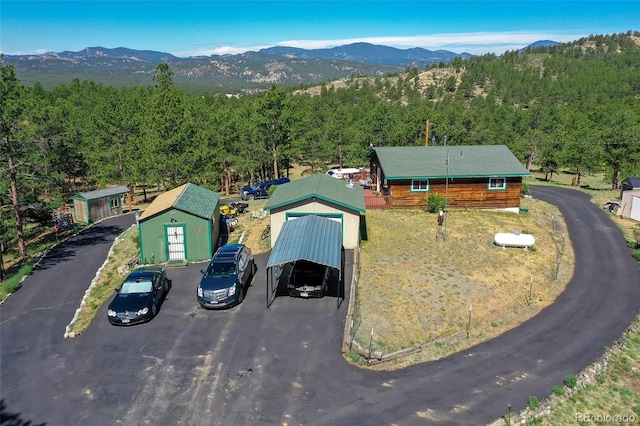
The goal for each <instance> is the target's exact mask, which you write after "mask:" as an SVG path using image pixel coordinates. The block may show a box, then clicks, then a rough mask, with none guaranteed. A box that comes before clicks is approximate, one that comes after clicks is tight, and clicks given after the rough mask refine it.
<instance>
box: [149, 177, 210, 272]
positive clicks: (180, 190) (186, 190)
mask: <svg viewBox="0 0 640 426" xmlns="http://www.w3.org/2000/svg"><path fill="white" fill-rule="evenodd" d="M220 223H221V221H220V195H219V194H218V193H217V192H214V191H211V190H209V189H206V188H202V187H200V186H198V185H194V184H192V183H187V184H184V185H182V186H179V187H177V188H174V189H172V190H169V191H167V192H165V193H164V194H160V195H158V196H157V197H156V199H155V200H153V202H152V203H151V204H150V205H149V207H148V208H147V209H146V210H145V211H144V212H143V213H142V215H140V217H139V218H138V230H139V234H140V259H141V260H142V262H143V263H163V262H167V261H174V260H175V261H179V260H183V261H184V260H206V259H210V258H211V256H213V253H214V251H215V249H216V247H217V245H218V238H219V237H220Z"/></svg>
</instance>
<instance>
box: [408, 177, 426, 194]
mask: <svg viewBox="0 0 640 426" xmlns="http://www.w3.org/2000/svg"><path fill="white" fill-rule="evenodd" d="M411 191H412V192H419V191H422V192H426V191H429V179H413V180H412V181H411Z"/></svg>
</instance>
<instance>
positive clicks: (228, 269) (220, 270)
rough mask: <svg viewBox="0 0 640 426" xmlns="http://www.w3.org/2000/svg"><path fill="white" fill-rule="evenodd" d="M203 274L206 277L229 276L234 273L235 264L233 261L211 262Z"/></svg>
mask: <svg viewBox="0 0 640 426" xmlns="http://www.w3.org/2000/svg"><path fill="white" fill-rule="evenodd" d="M204 275H205V277H207V278H215V277H229V276H232V275H236V265H235V264H234V263H233V262H229V263H212V264H210V265H209V267H208V268H207V272H206V273H205V274H204Z"/></svg>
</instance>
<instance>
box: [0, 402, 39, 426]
mask: <svg viewBox="0 0 640 426" xmlns="http://www.w3.org/2000/svg"><path fill="white" fill-rule="evenodd" d="M46 424H47V423H33V422H32V421H31V420H25V419H23V418H22V416H21V415H20V413H12V412H9V411H7V404H6V402H5V401H4V399H2V400H0V426H44V425H46Z"/></svg>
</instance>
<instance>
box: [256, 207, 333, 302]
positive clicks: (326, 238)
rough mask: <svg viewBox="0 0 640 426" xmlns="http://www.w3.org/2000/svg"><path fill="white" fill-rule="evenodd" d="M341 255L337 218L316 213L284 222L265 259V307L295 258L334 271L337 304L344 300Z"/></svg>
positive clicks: (284, 278) (275, 294)
mask: <svg viewBox="0 0 640 426" xmlns="http://www.w3.org/2000/svg"><path fill="white" fill-rule="evenodd" d="M343 259H344V256H343V247H342V230H341V229H340V223H339V222H337V221H335V220H332V219H327V218H324V217H321V216H316V215H307V216H304V217H301V218H299V219H294V220H289V221H287V222H285V223H284V225H283V226H282V231H281V232H280V235H279V236H278V239H277V240H276V242H275V244H274V246H273V249H272V250H271V255H270V256H269V260H268V261H267V267H266V272H267V308H268V307H269V306H271V304H272V303H273V301H274V300H275V298H276V296H277V294H278V288H279V287H281V286H286V285H287V283H288V282H289V274H290V273H291V272H292V266H293V265H294V264H295V263H296V262H298V261H306V262H311V263H314V264H317V265H322V266H325V267H328V268H330V269H331V270H334V271H337V274H338V279H337V282H338V289H337V291H336V294H337V295H338V307H339V306H340V301H341V300H344V291H343V289H344V277H343V274H342V270H343V269H344V268H343V263H344V262H343Z"/></svg>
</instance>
